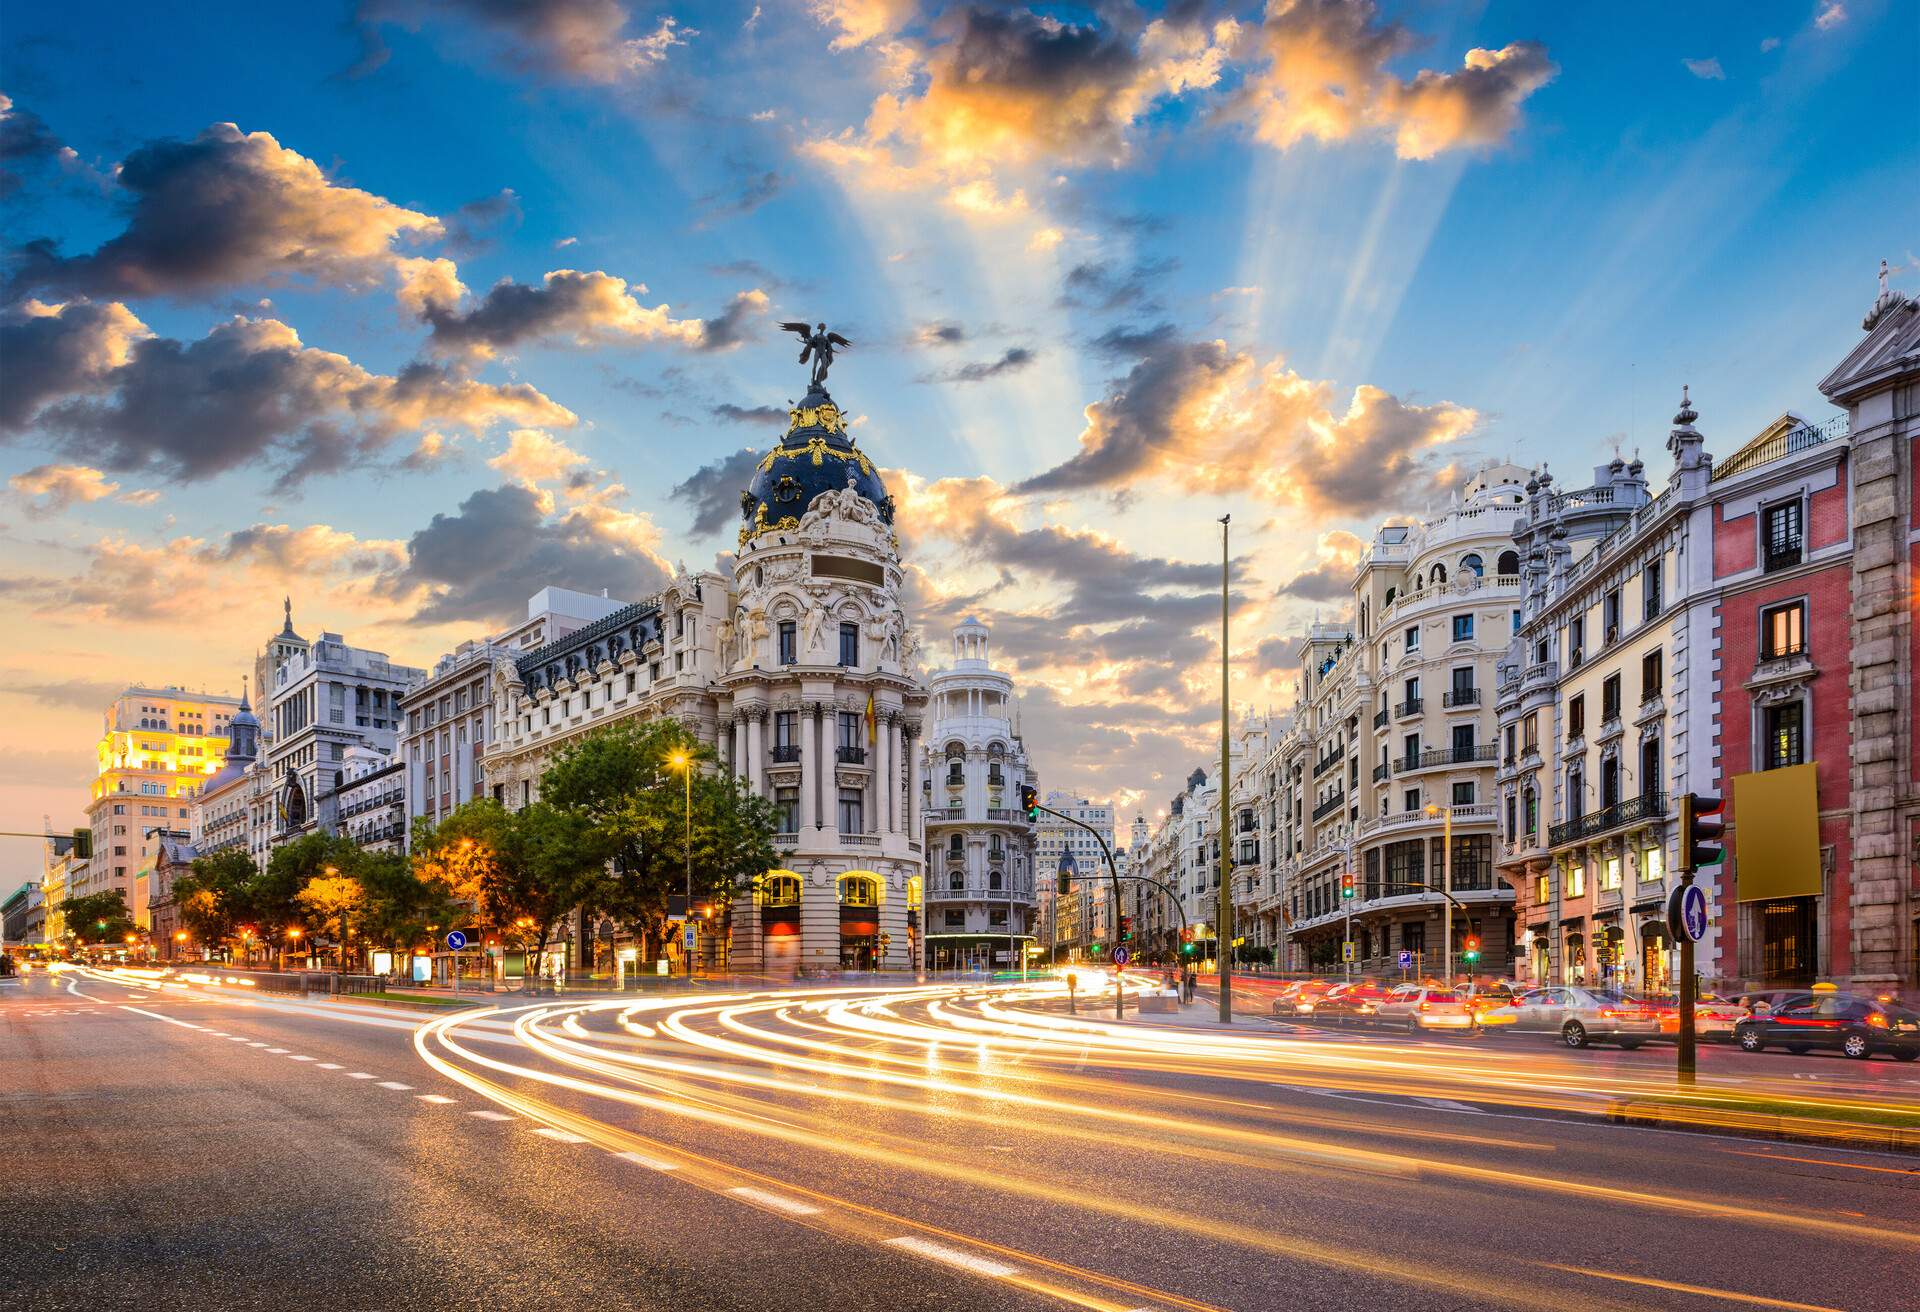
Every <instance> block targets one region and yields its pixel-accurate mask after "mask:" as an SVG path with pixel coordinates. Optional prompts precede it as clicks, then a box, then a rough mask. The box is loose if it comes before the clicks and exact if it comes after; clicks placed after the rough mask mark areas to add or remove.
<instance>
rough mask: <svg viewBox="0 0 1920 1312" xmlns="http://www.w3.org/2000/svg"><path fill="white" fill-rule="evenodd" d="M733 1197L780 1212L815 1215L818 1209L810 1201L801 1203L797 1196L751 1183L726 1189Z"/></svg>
mask: <svg viewBox="0 0 1920 1312" xmlns="http://www.w3.org/2000/svg"><path fill="white" fill-rule="evenodd" d="M727 1192H728V1193H730V1194H732V1195H733V1196H734V1197H735V1198H744V1199H746V1200H747V1201H748V1202H750V1203H758V1204H760V1205H761V1206H762V1207H771V1208H774V1209H775V1210H777V1211H781V1212H791V1213H793V1214H794V1215H795V1216H815V1215H817V1214H818V1213H819V1211H820V1209H819V1208H817V1207H815V1206H814V1205H813V1204H812V1203H803V1202H801V1201H800V1200H799V1199H797V1198H788V1197H786V1196H785V1195H783V1194H776V1193H770V1192H768V1191H767V1190H765V1189H755V1188H754V1187H753V1186H752V1185H749V1184H743V1185H736V1186H734V1187H733V1188H732V1189H729V1190H727Z"/></svg>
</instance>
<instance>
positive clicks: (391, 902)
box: [355, 852, 462, 950]
mask: <svg viewBox="0 0 1920 1312" xmlns="http://www.w3.org/2000/svg"><path fill="white" fill-rule="evenodd" d="M355 877H356V878H357V879H358V880H359V881H360V885H361V887H362V888H364V889H365V890H366V903H365V905H364V906H363V907H362V908H361V910H360V916H359V921H360V924H361V925H362V926H363V928H364V930H365V936H366V938H367V941H368V942H370V943H384V944H386V945H387V946H389V947H392V948H397V949H401V950H407V949H411V948H413V947H415V946H417V945H418V944H419V943H420V942H421V941H422V940H424V939H425V938H426V937H427V936H428V934H429V932H430V930H431V929H438V928H441V927H443V926H452V925H454V924H457V923H459V922H458V921H457V919H456V917H458V916H459V915H460V914H461V910H462V909H461V907H460V906H459V905H458V904H457V903H455V902H454V900H453V899H452V898H451V897H449V896H448V895H447V892H446V889H445V887H444V885H442V884H440V883H438V882H436V881H433V880H429V879H425V878H422V877H421V876H420V875H419V874H418V873H416V872H415V870H414V867H413V865H412V863H410V862H409V861H408V860H407V859H406V858H405V857H404V856H401V855H400V854H399V853H397V852H368V853H365V854H364V857H363V859H362V861H361V862H360V863H359V865H358V866H357V867H356V874H355Z"/></svg>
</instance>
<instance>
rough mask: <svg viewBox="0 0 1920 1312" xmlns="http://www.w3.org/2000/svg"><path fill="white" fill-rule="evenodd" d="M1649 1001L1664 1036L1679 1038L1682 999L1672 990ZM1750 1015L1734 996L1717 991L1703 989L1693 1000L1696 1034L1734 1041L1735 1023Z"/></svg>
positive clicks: (1697, 1035)
mask: <svg viewBox="0 0 1920 1312" xmlns="http://www.w3.org/2000/svg"><path fill="white" fill-rule="evenodd" d="M1646 1001H1647V1005H1648V1006H1650V1007H1651V1008H1652V1009H1653V1014H1654V1015H1655V1016H1656V1017H1658V1018H1659V1021H1660V1033H1661V1035H1662V1037H1665V1038H1669V1039H1671V1038H1676V1037H1677V1036H1678V1035H1679V1033H1680V1000H1679V999H1678V998H1676V997H1674V996H1672V995H1671V994H1663V995H1661V996H1660V997H1657V998H1648V999H1647V1000H1646ZM1747 1015H1748V1011H1747V1009H1746V1008H1745V1007H1743V1006H1741V1005H1740V1004H1739V1003H1738V1002H1735V1001H1733V1000H1732V999H1731V998H1723V997H1721V996H1720V995H1719V994H1717V993H1702V994H1701V995H1700V996H1699V997H1697V998H1695V999H1694V1000H1693V1033H1694V1037H1695V1038H1698V1039H1703V1040H1713V1039H1720V1040H1726V1041H1728V1042H1731V1041H1732V1039H1733V1027H1734V1026H1735V1025H1737V1024H1739V1023H1740V1022H1741V1021H1742V1020H1744V1019H1746V1017H1747Z"/></svg>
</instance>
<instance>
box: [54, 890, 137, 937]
mask: <svg viewBox="0 0 1920 1312" xmlns="http://www.w3.org/2000/svg"><path fill="white" fill-rule="evenodd" d="M60 913H61V914H62V915H63V916H65V917H66V923H67V933H69V934H71V935H73V937H74V941H75V942H78V943H124V942H125V941H126V937H127V935H129V934H131V933H133V918H132V917H131V916H129V915H128V914H127V900H126V898H125V896H123V895H122V894H121V892H120V890H119V889H117V888H109V889H105V890H103V891H102V892H99V893H88V894H86V895H85V896H84V897H70V898H67V899H66V900H65V901H63V902H62V903H61V904H60Z"/></svg>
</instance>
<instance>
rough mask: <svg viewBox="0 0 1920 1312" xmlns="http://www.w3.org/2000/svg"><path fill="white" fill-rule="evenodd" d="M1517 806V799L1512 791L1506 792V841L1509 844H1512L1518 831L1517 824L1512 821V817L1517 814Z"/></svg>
mask: <svg viewBox="0 0 1920 1312" xmlns="http://www.w3.org/2000/svg"><path fill="white" fill-rule="evenodd" d="M1517 808H1518V803H1517V800H1516V799H1515V797H1514V795H1513V794H1512V793H1508V794H1507V843H1508V845H1509V846H1511V845H1512V843H1513V840H1514V837H1515V835H1516V834H1517V833H1518V832H1519V829H1518V826H1517V825H1516V824H1515V823H1514V817H1515V816H1516V815H1517V814H1518V809H1517Z"/></svg>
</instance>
